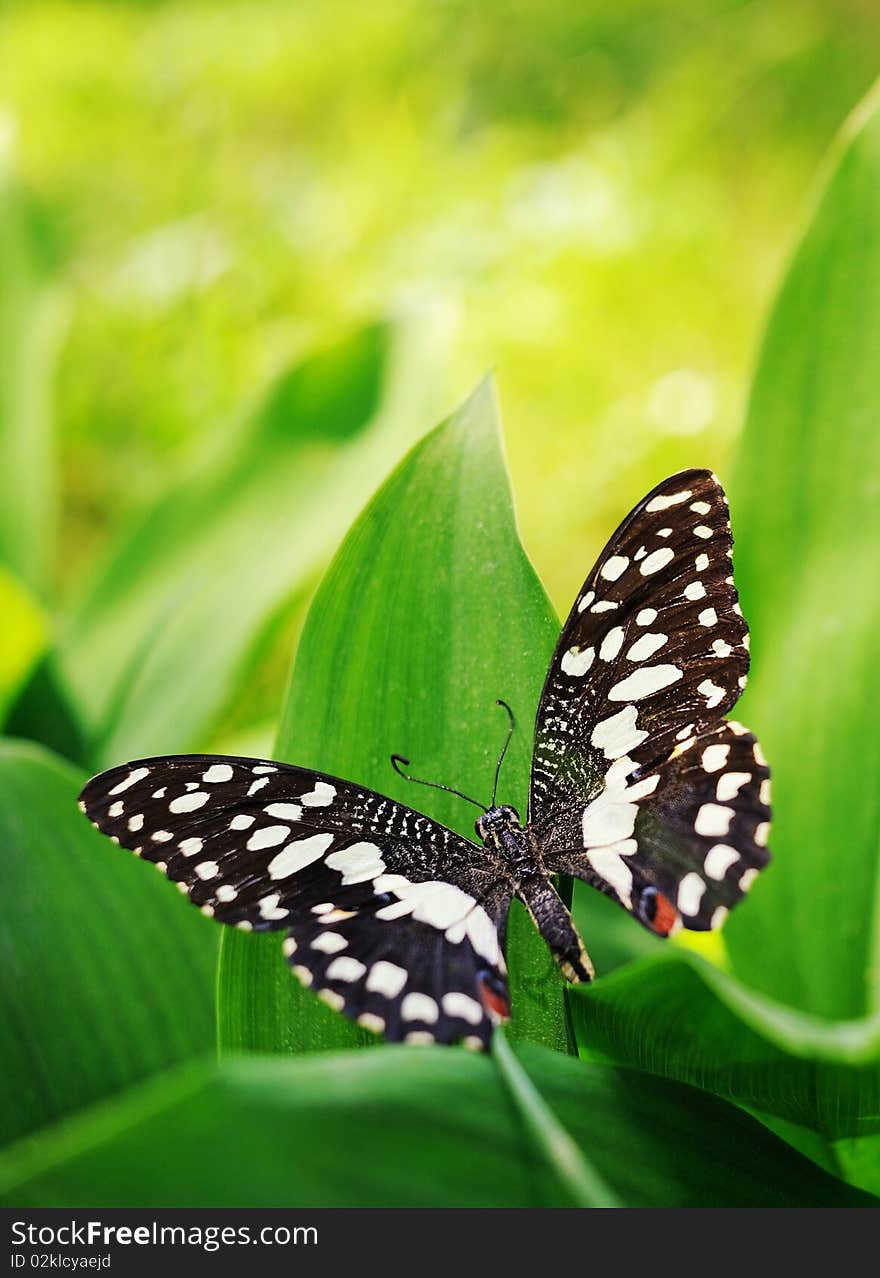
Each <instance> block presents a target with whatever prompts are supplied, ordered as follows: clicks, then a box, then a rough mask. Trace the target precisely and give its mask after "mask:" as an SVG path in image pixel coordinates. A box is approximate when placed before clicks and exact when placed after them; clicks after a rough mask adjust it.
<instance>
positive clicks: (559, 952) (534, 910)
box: [517, 874, 596, 982]
mask: <svg viewBox="0 0 880 1278" xmlns="http://www.w3.org/2000/svg"><path fill="white" fill-rule="evenodd" d="M517 896H518V897H519V899H520V900H521V901H522V903H523V905H524V906H525V907H526V909H527V910H528V912H529V914H530V915H531V917H532V920H533V922H534V924H535V927H536V928H537V929H538V931H539V932H540V933H541V935H542V936H543V938H544V940H545V941H546V942H547V944H548V945H549V946H550V949H551V950H552V952H553V957H554V958H555V959H556V962H557V963H558V964H559V967H560V968H561V970H562V973H563V975H564V976H565V977H566V978H567V979H568V980H569V981H573V982H580V981H586V982H589V981H592V979H593V977H594V976H595V975H596V973H595V970H594V968H593V964H592V962H591V960H590V956H589V954H588V953H587V950H586V947H585V945H584V943H583V941H582V940H581V938H580V936H579V935H578V931H577V928H576V927H575V925H574V923H573V922H572V917H571V915H570V914H569V912H568V910H567V909H566V907H565V903H564V902H563V900H562V898H561V897H560V896H559V893H558V892H557V891H556V889H555V888H554V886H553V884H552V883H551V882H550V880H549V879H548V878H546V877H545V876H544V875H542V874H535V875H529V876H527V877H526V878H524V879H522V881H521V882H520V886H519V889H518V891H517Z"/></svg>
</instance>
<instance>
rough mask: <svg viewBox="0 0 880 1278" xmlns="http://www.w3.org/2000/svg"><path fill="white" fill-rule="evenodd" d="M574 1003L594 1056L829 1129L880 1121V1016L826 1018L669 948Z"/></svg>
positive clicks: (863, 1129)
mask: <svg viewBox="0 0 880 1278" xmlns="http://www.w3.org/2000/svg"><path fill="white" fill-rule="evenodd" d="M570 1007H571V1012H572V1018H573V1020H574V1024H575V1028H576V1031H577V1035H578V1041H579V1042H581V1043H583V1044H586V1045H587V1048H586V1050H587V1052H588V1054H589V1055H590V1056H592V1057H596V1058H598V1059H605V1060H610V1061H615V1062H617V1063H619V1064H621V1065H631V1066H636V1067H638V1068H639V1069H644V1070H647V1071H649V1072H651V1073H656V1074H662V1075H664V1076H666V1077H668V1078H675V1079H678V1080H680V1081H682V1082H686V1083H692V1084H694V1085H695V1086H698V1087H702V1088H705V1089H706V1090H708V1091H711V1092H714V1093H715V1094H716V1095H718V1096H723V1097H725V1098H727V1099H729V1100H732V1101H735V1102H736V1103H737V1104H740V1105H745V1106H748V1107H749V1108H751V1109H755V1110H760V1111H762V1112H764V1113H766V1114H769V1115H776V1116H778V1117H781V1118H784V1119H787V1120H788V1121H790V1122H794V1123H798V1124H801V1125H803V1126H807V1127H810V1128H812V1129H814V1130H816V1131H818V1132H822V1133H823V1134H824V1135H826V1136H828V1137H829V1138H832V1139H834V1138H837V1137H842V1136H851V1135H859V1134H867V1133H872V1132H878V1131H880V1017H874V1018H872V1019H870V1020H867V1019H862V1020H855V1021H837V1022H834V1021H823V1020H821V1019H820V1018H818V1017H813V1016H809V1015H806V1014H805V1013H803V1012H798V1011H796V1010H794V1009H793V1008H790V1007H785V1006H783V1005H782V1004H779V1003H774V1002H772V1001H771V1000H769V999H767V998H765V997H764V996H762V995H761V994H759V993H756V992H755V991H752V990H749V989H748V988H747V987H746V986H745V985H743V984H742V983H741V982H739V981H737V980H736V979H734V978H731V977H730V976H728V975H726V974H725V973H724V972H721V971H719V970H718V968H716V967H713V966H711V965H710V964H708V963H706V962H704V961H703V960H702V959H699V958H697V957H696V956H695V955H689V954H684V953H676V952H675V951H670V952H669V953H668V954H666V955H664V956H663V957H661V958H656V959H649V960H645V961H642V962H640V963H634V964H630V965H629V966H628V967H626V968H623V969H621V970H620V971H618V972H615V973H614V974H613V975H611V976H608V977H606V978H604V979H603V980H601V981H597V982H596V984H595V985H594V986H592V987H591V988H590V989H583V988H578V989H577V990H574V991H573V992H572V996H571V999H570Z"/></svg>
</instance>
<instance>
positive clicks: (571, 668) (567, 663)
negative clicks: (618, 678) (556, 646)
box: [559, 648, 596, 678]
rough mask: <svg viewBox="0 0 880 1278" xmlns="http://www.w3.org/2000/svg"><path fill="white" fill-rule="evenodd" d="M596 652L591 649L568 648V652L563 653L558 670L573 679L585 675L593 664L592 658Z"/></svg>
mask: <svg viewBox="0 0 880 1278" xmlns="http://www.w3.org/2000/svg"><path fill="white" fill-rule="evenodd" d="M595 655H596V652H595V649H593V648H584V649H583V650H581V649H579V648H569V650H568V652H566V653H563V656H562V660H561V661H560V663H559V665H560V668H561V669H562V670H563V671H564V672H565V673H566V674H567V675H571V676H572V677H573V678H579V677H580V676H581V675H585V674H586V673H587V671H588V670H589V668H590V666H591V665H592V664H593V658H594V657H595Z"/></svg>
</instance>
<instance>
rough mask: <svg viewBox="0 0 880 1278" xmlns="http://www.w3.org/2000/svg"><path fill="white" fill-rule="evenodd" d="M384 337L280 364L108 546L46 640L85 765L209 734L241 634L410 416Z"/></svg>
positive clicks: (180, 745)
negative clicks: (53, 641) (57, 645)
mask: <svg viewBox="0 0 880 1278" xmlns="http://www.w3.org/2000/svg"><path fill="white" fill-rule="evenodd" d="M390 348H391V334H390V333H389V332H388V331H387V330H385V329H383V328H375V327H370V328H366V329H363V330H361V331H360V332H357V333H355V334H354V336H353V337H351V338H349V339H348V340H347V341H344V342H341V343H338V344H337V345H336V346H335V348H333V349H331V350H326V351H323V352H321V353H320V354H318V355H316V356H315V357H314V358H312V359H311V360H307V361H305V362H304V363H301V364H298V365H297V366H295V367H294V368H292V369H291V370H290V371H288V372H287V373H285V374H284V375H283V376H282V377H281V378H280V379H279V380H278V381H277V382H276V383H275V385H273V386H272V387H271V388H270V389H269V391H268V393H267V394H266V395H265V397H264V398H263V399H262V401H261V402H260V403H258V404H257V405H256V406H255V407H254V408H253V409H251V410H250V411H247V412H245V414H244V417H243V420H242V421H240V422H238V423H236V425H235V429H233V430H231V431H229V432H228V433H227V436H226V438H224V439H221V440H219V441H218V443H217V445H216V448H215V449H213V450H212V451H211V453H209V455H208V456H207V457H205V456H199V457H198V458H196V459H194V461H193V463H192V464H191V467H190V472H189V474H187V475H185V476H184V477H182V478H181V479H180V480H178V481H177V482H176V483H175V484H174V485H172V487H171V488H170V489H169V490H168V491H167V492H166V493H164V494H163V495H162V496H161V497H160V498H159V499H158V500H157V502H156V503H155V504H154V505H153V506H152V507H151V508H150V509H148V510H147V511H146V513H145V514H144V515H143V517H142V518H141V519H140V520H139V521H138V523H137V524H136V526H135V527H134V528H133V530H132V531H131V532H130V534H129V535H128V536H127V537H126V538H125V539H123V541H122V543H121V544H120V545H119V546H118V547H116V548H115V549H114V551H113V553H112V554H111V557H110V559H109V562H108V563H107V564H106V565H105V567H104V568H103V570H102V571H101V572H99V574H98V577H97V579H96V581H95V582H94V583H93V585H92V587H91V588H90V589H89V590H88V591H87V592H86V593H85V595H84V596H83V597H82V598H81V599H80V600H79V602H78V604H77V606H76V607H75V609H74V610H73V611H72V614H71V615H70V616H69V618H68V619H67V622H66V625H65V628H64V631H63V633H62V637H61V649H60V659H61V666H62V672H63V675H64V676H65V678H66V680H67V683H68V685H69V687H70V688H71V689H72V691H73V693H74V696H75V698H76V701H77V705H78V708H79V713H80V717H81V718H82V719H83V720H84V721H85V722H86V724H87V725H88V727H89V728H90V730H91V736H92V749H91V761H92V762H93V763H94V764H95V765H96V766H97V765H99V764H100V763H103V762H109V761H111V760H118V759H120V758H132V757H134V756H137V755H149V754H155V753H159V752H162V751H164V752H168V751H169V750H174V749H177V750H186V749H188V748H192V747H193V746H194V745H196V744H197V743H198V742H199V741H201V740H204V738H205V737H206V735H208V734H209V732H210V730H211V728H212V727H213V726H214V724H215V722H216V720H217V718H218V716H219V714H220V712H221V710H222V709H223V707H224V704H225V702H226V701H227V700H228V698H229V696H230V691H231V689H232V688H233V687H236V686H240V684H241V681H242V678H243V676H245V675H246V673H247V672H246V670H243V669H242V663H243V661H244V660H245V659H246V657H247V655H248V651H249V647H250V645H251V644H252V642H253V640H254V638H255V636H257V635H258V634H259V632H260V630H261V628H262V627H263V626H264V625H266V624H267V622H268V621H269V619H270V618H271V617H272V615H273V613H275V612H276V611H277V610H278V609H279V608H280V607H281V605H282V604H283V603H284V601H285V600H286V599H289V598H290V597H291V595H292V594H293V593H294V592H296V591H297V590H301V589H302V588H303V586H304V584H305V583H306V582H307V581H308V580H309V577H310V575H311V574H313V573H314V571H315V569H316V567H317V566H318V564H319V563H320V562H321V559H322V557H325V556H326V554H327V553H328V551H329V549H330V546H331V545H332V542H333V539H334V537H336V536H338V533H339V530H340V528H344V527H345V523H346V522H347V520H348V519H350V518H351V517H352V515H353V514H354V512H355V511H356V510H357V509H358V506H359V505H360V504H361V503H362V502H363V500H364V499H365V497H366V496H367V495H368V493H369V491H370V489H371V487H372V486H373V484H374V483H375V481H376V479H377V478H378V477H379V475H380V474H381V473H382V467H383V465H384V458H385V457H386V456H387V453H388V450H389V448H391V449H393V448H394V446H395V440H396V439H398V438H399V437H400V435H401V432H402V431H405V430H406V429H411V428H412V427H411V421H412V419H411V418H410V422H408V423H406V424H404V422H403V421H402V420H401V417H400V413H399V410H400V407H401V404H400V403H399V402H396V400H397V401H399V400H400V399H401V398H403V403H405V404H406V406H407V408H408V410H409V412H410V413H413V412H414V411H415V410H416V407H417V401H415V400H414V398H413V396H409V398H406V397H401V396H400V395H395V393H394V392H395V388H394V386H393V385H392V384H391V383H392V379H393V364H392V359H391V349H390ZM383 404H384V406H385V410H386V411H385V413H384V415H383V413H382V408H383ZM243 582H247V589H246V590H243V589H242V588H241V583H243ZM208 636H210V642H206V638H207V637H208Z"/></svg>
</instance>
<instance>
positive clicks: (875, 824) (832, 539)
mask: <svg viewBox="0 0 880 1278" xmlns="http://www.w3.org/2000/svg"><path fill="white" fill-rule="evenodd" d="M878 349H880V115H878V113H877V111H876V110H875V109H874V107H873V104H869V105H868V106H867V107H865V108H863V109H862V110H861V111H860V112H859V113H858V114H857V116H856V117H855V118H854V120H853V121H852V122H851V123H850V124H849V125H848V126H847V128H846V129H845V131H844V134H843V137H842V139H841V141H840V144H839V146H838V149H837V152H836V155H835V164H834V167H833V169H832V172H831V175H830V178H829V180H828V183H827V185H826V187H825V189H824V191H823V193H822V195H821V197H820V199H819V201H818V204H817V206H816V208H815V211H814V213H813V215H812V218H811V220H810V223H809V226H808V228H807V231H806V234H805V236H804V238H803V241H802V243H801V245H800V247H799V249H798V251H797V253H796V254H795V257H794V260H793V262H792V265H791V268H790V270H789V272H788V275H787V278H786V280H785V283H784V285H783V287H782V291H781V293H780V295H779V299H778V301H777V303H776V306H775V308H774V310H773V314H772V317H771V320H770V323H769V327H768V330H767V335H766V338H765V341H764V346H763V350H762V353H761V358H760V362H759V366H758V371H757V376H756V379H755V385H754V390H753V393H752V397H751V404H750V407H749V413H748V420H747V423H746V428H745V433H744V436H743V440H742V447H741V449H740V454H739V463H738V466H737V467H736V470H735V473H734V482H733V484H732V503H731V504H732V510H733V518H734V531H735V533H736V536H737V548H736V565H737V580H738V582H739V583H740V586H741V590H742V596H743V607H744V611H745V615H746V616H747V618H748V619H749V622H750V625H751V630H752V653H753V659H754V675H753V681H752V684H751V686H750V689H749V692H748V694H747V699H746V701H745V702H744V704H743V708H742V712H741V714H742V718H743V721H744V722H746V723H748V724H749V725H750V726H751V727H754V728H755V730H756V731H757V732H758V733H759V735H760V737H761V739H762V742H763V744H764V747H765V751H766V753H767V756H768V758H769V760H770V764H771V767H772V769H773V785H774V825H773V830H772V839H771V848H772V851H773V854H774V862H773V864H772V866H771V868H770V869H769V870H768V872H767V873H766V874H765V875H763V876H762V879H761V881H760V882H759V883H758V884H757V885H756V886H755V889H754V892H753V894H752V899H751V900H750V901H749V903H748V904H747V905H745V906H743V907H742V908H741V909H739V910H738V911H737V912H736V915H735V916H734V917H733V918H732V919H731V920H730V924H729V926H728V928H727V929H726V936H727V943H728V949H729V953H730V957H731V960H732V963H733V966H734V969H735V971H736V972H737V974H738V975H739V976H740V977H742V979H743V980H745V981H747V982H748V983H749V984H750V985H752V986H754V987H755V988H756V989H759V990H762V991H763V992H765V993H767V994H768V995H770V996H771V997H773V998H776V999H779V1000H780V1001H781V1002H785V1003H789V1004H791V1005H792V1006H795V1007H798V1008H800V1009H802V1010H804V1011H807V1012H813V1013H816V1014H817V1015H820V1016H825V1017H835V1018H853V1017H858V1016H861V1015H864V1014H866V1013H871V1012H873V1011H876V1010H878V1008H880V993H878V963H877V959H878V951H877V946H878V910H880V890H878V867H880V855H878V854H880V787H878V785H877V776H878V775H880V719H878V715H877V707H878V706H880V662H878V660H877V636H878V634H880V591H878V589H877V580H878V576H877V546H878V545H880V497H878V495H880V430H878V421H880V360H878V358H877V352H878ZM739 713H740V712H739V710H738V714H739Z"/></svg>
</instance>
